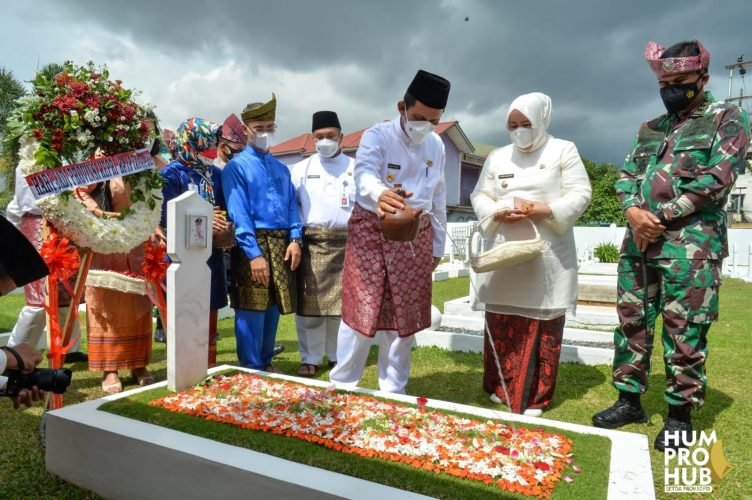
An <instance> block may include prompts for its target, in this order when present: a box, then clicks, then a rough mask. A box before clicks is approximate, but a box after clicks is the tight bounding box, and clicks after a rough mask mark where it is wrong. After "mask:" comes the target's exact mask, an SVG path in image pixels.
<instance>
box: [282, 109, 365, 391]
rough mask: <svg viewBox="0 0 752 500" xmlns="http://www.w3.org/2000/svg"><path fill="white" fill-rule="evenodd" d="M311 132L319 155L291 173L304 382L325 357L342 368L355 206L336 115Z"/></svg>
mask: <svg viewBox="0 0 752 500" xmlns="http://www.w3.org/2000/svg"><path fill="white" fill-rule="evenodd" d="M311 133H312V134H313V139H314V141H315V143H316V154H314V155H311V156H310V157H308V158H307V159H305V160H303V161H301V162H299V163H296V164H295V165H293V166H292V168H291V171H292V183H293V185H294V186H295V192H296V195H297V199H298V207H299V208H300V219H301V222H302V223H303V257H302V259H301V261H300V267H298V270H297V273H298V276H297V287H298V304H297V311H296V312H297V314H296V315H295V324H296V326H297V330H298V344H299V347H300V359H301V364H300V368H299V369H298V375H300V376H302V377H313V376H314V375H316V370H317V368H318V365H319V364H321V362H322V361H323V359H324V353H325V352H326V356H327V358H329V366H330V367H333V366H334V365H336V364H337V332H338V330H339V324H340V321H341V316H342V267H343V265H344V261H345V244H346V243H347V221H348V220H349V219H350V214H351V213H352V209H353V206H354V204H355V179H353V168H354V167H355V161H354V160H353V159H352V158H350V157H349V156H347V155H345V154H343V153H342V137H343V135H342V127H341V126H340V123H339V117H338V116H337V113H335V112H334V111H317V112H316V113H314V114H313V124H312V126H311Z"/></svg>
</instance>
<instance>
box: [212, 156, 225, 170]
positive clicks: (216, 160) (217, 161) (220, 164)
mask: <svg viewBox="0 0 752 500" xmlns="http://www.w3.org/2000/svg"><path fill="white" fill-rule="evenodd" d="M225 165H227V162H226V161H224V160H223V159H222V158H220V157H219V156H217V157H216V158H214V166H215V167H217V168H225Z"/></svg>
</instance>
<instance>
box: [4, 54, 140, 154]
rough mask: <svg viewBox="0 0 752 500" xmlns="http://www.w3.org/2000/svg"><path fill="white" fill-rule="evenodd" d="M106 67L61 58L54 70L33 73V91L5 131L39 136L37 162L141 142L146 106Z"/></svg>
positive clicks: (113, 150) (123, 149) (126, 147)
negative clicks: (59, 66) (54, 72)
mask: <svg viewBox="0 0 752 500" xmlns="http://www.w3.org/2000/svg"><path fill="white" fill-rule="evenodd" d="M108 78H109V72H108V70H107V68H106V67H101V68H97V67H96V66H95V65H94V63H93V62H89V63H88V64H86V65H85V66H74V65H73V63H71V62H66V63H65V64H64V65H63V69H62V71H61V72H60V73H58V74H57V75H54V76H52V75H50V74H47V73H38V74H37V75H36V77H35V78H34V80H32V84H33V87H34V91H33V92H32V93H31V94H30V95H28V96H25V97H22V98H21V99H20V100H19V106H18V107H17V108H16V111H15V113H14V114H13V115H12V116H11V118H10V119H9V122H8V125H9V132H10V133H11V134H14V135H16V136H19V137H20V136H22V135H31V136H32V137H34V139H36V141H37V142H39V149H38V150H37V152H36V154H35V157H34V159H35V160H36V163H37V165H39V166H41V167H44V168H53V167H57V166H60V165H62V164H63V159H65V160H66V161H68V162H69V163H76V162H79V161H82V160H84V159H86V158H88V157H90V156H91V155H92V153H94V151H95V150H97V149H101V151H102V153H104V155H106V156H109V155H113V154H116V153H123V152H127V151H132V150H134V149H138V148H141V147H144V145H145V144H146V142H147V141H148V140H149V128H148V126H147V124H146V122H145V120H144V117H145V113H146V109H145V108H143V107H142V106H139V105H138V104H137V103H136V102H135V101H133V99H132V97H133V91H132V90H128V89H125V88H123V87H122V85H121V84H122V82H121V81H120V80H115V81H110V80H109V79H108Z"/></svg>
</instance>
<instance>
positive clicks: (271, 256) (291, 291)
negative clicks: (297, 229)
mask: <svg viewBox="0 0 752 500" xmlns="http://www.w3.org/2000/svg"><path fill="white" fill-rule="evenodd" d="M256 243H258V246H259V248H261V252H262V253H263V256H264V258H265V259H266V263H267V264H268V265H269V286H264V285H262V284H260V283H254V282H253V279H251V278H252V276H251V261H250V259H249V258H248V256H247V255H246V254H245V252H244V251H243V250H241V249H240V247H239V246H237V245H236V246H234V247H233V248H232V253H231V259H232V260H231V262H232V265H231V267H232V275H231V280H230V307H232V308H233V309H246V310H248V311H266V310H267V309H269V308H270V307H271V306H273V305H275V304H276V305H277V307H279V311H280V313H282V314H289V313H291V312H294V311H295V302H296V299H297V296H296V293H295V273H293V272H292V271H290V264H289V263H288V262H285V261H284V259H285V251H287V245H288V240H287V230H285V229H257V230H256Z"/></svg>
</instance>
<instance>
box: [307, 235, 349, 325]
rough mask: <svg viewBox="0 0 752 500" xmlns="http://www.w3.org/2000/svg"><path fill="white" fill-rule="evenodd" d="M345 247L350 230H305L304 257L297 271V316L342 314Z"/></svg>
mask: <svg viewBox="0 0 752 500" xmlns="http://www.w3.org/2000/svg"><path fill="white" fill-rule="evenodd" d="M346 244H347V229H344V228H343V229H329V228H323V227H309V228H306V229H305V233H304V236H303V258H302V259H301V261H300V267H298V271H297V273H298V275H297V279H298V310H297V311H296V312H297V313H298V315H300V316H339V315H341V314H342V267H343V266H344V264H345V245H346Z"/></svg>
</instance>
